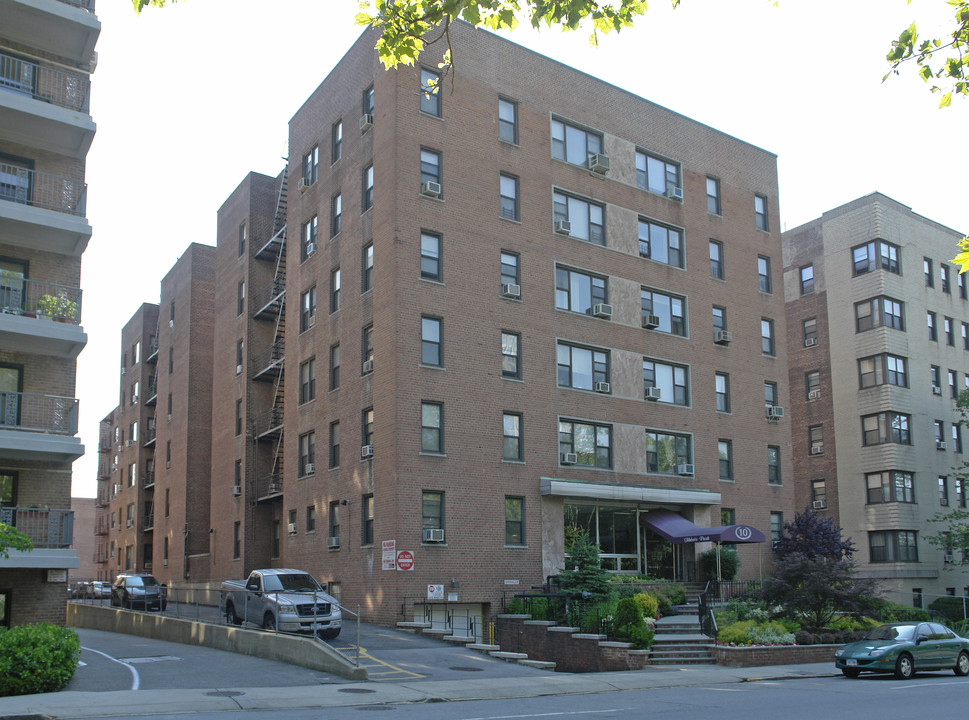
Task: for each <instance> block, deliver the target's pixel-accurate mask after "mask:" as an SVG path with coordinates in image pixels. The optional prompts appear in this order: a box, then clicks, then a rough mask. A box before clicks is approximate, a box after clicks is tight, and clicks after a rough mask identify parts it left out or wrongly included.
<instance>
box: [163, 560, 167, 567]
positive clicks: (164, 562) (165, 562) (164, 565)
mask: <svg viewBox="0 0 969 720" xmlns="http://www.w3.org/2000/svg"><path fill="white" fill-rule="evenodd" d="M162 567H168V558H165V559H164V560H162Z"/></svg>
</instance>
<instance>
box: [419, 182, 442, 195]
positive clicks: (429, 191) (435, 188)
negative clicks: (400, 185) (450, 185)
mask: <svg viewBox="0 0 969 720" xmlns="http://www.w3.org/2000/svg"><path fill="white" fill-rule="evenodd" d="M421 195H426V196H427V197H431V198H439V197H441V183H436V182H433V181H431V180H428V181H427V182H426V183H424V184H423V185H421Z"/></svg>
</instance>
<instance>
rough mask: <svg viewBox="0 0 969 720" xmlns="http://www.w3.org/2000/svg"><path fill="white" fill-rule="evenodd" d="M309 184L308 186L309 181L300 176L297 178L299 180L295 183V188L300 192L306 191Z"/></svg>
mask: <svg viewBox="0 0 969 720" xmlns="http://www.w3.org/2000/svg"><path fill="white" fill-rule="evenodd" d="M309 186H310V181H309V180H307V179H306V178H304V177H301V178H300V179H299V182H298V183H296V189H297V190H299V191H300V192H301V193H304V192H306V190H307V188H309Z"/></svg>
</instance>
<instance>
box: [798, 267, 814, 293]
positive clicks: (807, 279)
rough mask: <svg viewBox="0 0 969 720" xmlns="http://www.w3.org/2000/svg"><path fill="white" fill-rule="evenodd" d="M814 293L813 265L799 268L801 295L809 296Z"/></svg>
mask: <svg viewBox="0 0 969 720" xmlns="http://www.w3.org/2000/svg"><path fill="white" fill-rule="evenodd" d="M813 292H814V265H807V266H805V267H802V268H801V295H810V294H811V293H813Z"/></svg>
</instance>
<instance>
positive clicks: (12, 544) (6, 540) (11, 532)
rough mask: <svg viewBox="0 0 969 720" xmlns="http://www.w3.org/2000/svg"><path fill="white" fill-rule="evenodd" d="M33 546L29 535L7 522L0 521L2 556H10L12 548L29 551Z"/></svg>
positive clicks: (0, 556)
mask: <svg viewBox="0 0 969 720" xmlns="http://www.w3.org/2000/svg"><path fill="white" fill-rule="evenodd" d="M33 547H34V544H33V543H32V542H31V541H30V538H29V537H27V536H26V535H24V534H23V533H22V532H20V531H19V530H16V529H15V528H13V527H11V526H10V525H7V524H6V523H0V558H3V559H6V558H8V557H10V551H11V550H20V551H22V552H27V551H28V550H32V549H33Z"/></svg>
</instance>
